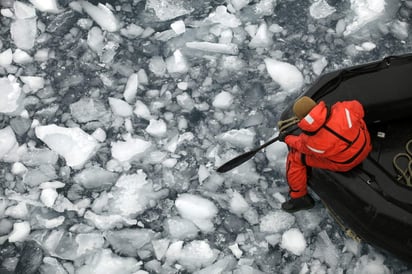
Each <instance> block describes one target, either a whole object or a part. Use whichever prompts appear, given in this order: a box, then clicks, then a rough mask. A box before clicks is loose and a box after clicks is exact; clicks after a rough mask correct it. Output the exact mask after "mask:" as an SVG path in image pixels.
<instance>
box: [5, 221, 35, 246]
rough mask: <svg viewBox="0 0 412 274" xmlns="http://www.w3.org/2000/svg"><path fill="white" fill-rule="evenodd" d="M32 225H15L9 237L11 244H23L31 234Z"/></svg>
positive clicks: (25, 223) (22, 223)
mask: <svg viewBox="0 0 412 274" xmlns="http://www.w3.org/2000/svg"><path fill="white" fill-rule="evenodd" d="M30 230H31V228H30V223H29V222H26V221H24V222H18V223H14V225H13V231H12V232H11V233H10V235H9V242H10V243H15V242H23V241H24V240H25V239H26V238H27V236H29V234H30Z"/></svg>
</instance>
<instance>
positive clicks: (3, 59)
mask: <svg viewBox="0 0 412 274" xmlns="http://www.w3.org/2000/svg"><path fill="white" fill-rule="evenodd" d="M12 61H13V52H12V51H11V49H6V50H5V51H3V52H1V53H0V66H2V67H8V66H10V65H11V63H12Z"/></svg>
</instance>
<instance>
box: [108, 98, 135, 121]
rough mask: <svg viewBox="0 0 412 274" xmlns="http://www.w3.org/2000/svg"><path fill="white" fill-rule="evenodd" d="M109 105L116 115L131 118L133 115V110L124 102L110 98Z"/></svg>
mask: <svg viewBox="0 0 412 274" xmlns="http://www.w3.org/2000/svg"><path fill="white" fill-rule="evenodd" d="M109 104H110V107H111V109H112V111H113V113H114V114H115V115H118V116H121V117H129V116H132V114H133V108H132V107H131V106H130V105H129V104H128V103H126V102H125V101H123V100H120V99H117V98H113V97H110V98H109Z"/></svg>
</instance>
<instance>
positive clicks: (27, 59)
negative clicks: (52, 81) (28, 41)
mask: <svg viewBox="0 0 412 274" xmlns="http://www.w3.org/2000/svg"><path fill="white" fill-rule="evenodd" d="M32 61H33V57H31V56H30V55H29V54H28V53H27V52H25V51H23V50H21V49H16V50H15V51H14V53H13V62H14V63H16V64H27V63H31V62H32Z"/></svg>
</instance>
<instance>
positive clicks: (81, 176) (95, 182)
mask: <svg viewBox="0 0 412 274" xmlns="http://www.w3.org/2000/svg"><path fill="white" fill-rule="evenodd" d="M117 177H118V175H117V174H116V173H113V172H110V171H107V170H105V169H103V168H101V167H97V166H92V167H88V168H86V169H84V170H82V171H81V172H80V173H78V174H76V175H75V176H74V178H73V180H74V181H75V182H76V183H77V184H80V185H81V186H83V187H84V188H86V189H93V190H95V191H96V190H103V189H108V188H110V187H111V186H112V185H114V183H115V182H116V180H117Z"/></svg>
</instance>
